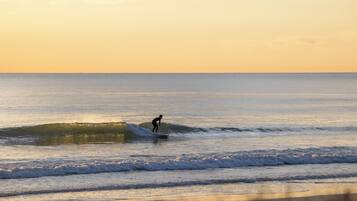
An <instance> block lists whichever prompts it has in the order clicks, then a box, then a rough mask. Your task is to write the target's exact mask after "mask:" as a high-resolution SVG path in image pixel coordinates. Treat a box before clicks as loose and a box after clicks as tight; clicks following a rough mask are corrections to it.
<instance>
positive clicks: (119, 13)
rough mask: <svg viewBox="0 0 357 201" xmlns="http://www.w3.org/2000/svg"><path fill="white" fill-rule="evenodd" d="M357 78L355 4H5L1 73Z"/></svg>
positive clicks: (188, 0) (137, 0) (158, 0)
mask: <svg viewBox="0 0 357 201" xmlns="http://www.w3.org/2000/svg"><path fill="white" fill-rule="evenodd" d="M301 71H302V72H316V71H329V72H331V71H356V72H357V0H0V72H301Z"/></svg>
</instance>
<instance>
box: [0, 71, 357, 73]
mask: <svg viewBox="0 0 357 201" xmlns="http://www.w3.org/2000/svg"><path fill="white" fill-rule="evenodd" d="M348 73H350V74H352V73H357V71H321V72H318V71H316V72H304V71H302V72H0V74H348Z"/></svg>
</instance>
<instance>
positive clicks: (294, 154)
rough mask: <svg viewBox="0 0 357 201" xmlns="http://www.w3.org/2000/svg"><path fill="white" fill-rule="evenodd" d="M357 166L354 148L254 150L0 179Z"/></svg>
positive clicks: (19, 167)
mask: <svg viewBox="0 0 357 201" xmlns="http://www.w3.org/2000/svg"><path fill="white" fill-rule="evenodd" d="M331 163H357V147H321V148H306V149H302V148H300V149H286V150H275V149H269V150H255V151H239V152H228V153H204V154H203V153H201V154H184V155H177V156H165V157H164V156H157V157H145V156H140V155H139V156H131V157H130V158H127V159H120V158H118V159H107V160H106V159H103V158H98V159H90V160H56V161H54V160H42V161H32V162H17V163H5V164H0V179H15V178H36V177H43V176H64V175H73V174H96V173H106V172H127V171H170V170H204V169H213V168H239V167H248V166H254V167H260V166H282V165H300V164H331Z"/></svg>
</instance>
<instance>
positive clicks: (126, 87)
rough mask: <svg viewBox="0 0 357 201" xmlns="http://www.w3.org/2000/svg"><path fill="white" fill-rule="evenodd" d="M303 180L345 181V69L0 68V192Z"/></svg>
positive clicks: (244, 185) (356, 79)
mask: <svg viewBox="0 0 357 201" xmlns="http://www.w3.org/2000/svg"><path fill="white" fill-rule="evenodd" d="M160 114H162V115H163V120H162V126H161V128H160V129H159V132H161V133H165V134H169V138H168V139H157V138H153V137H152V135H151V134H150V129H151V125H150V124H151V123H150V122H151V120H152V119H153V118H155V117H157V116H158V115H160ZM311 181H314V182H324V181H336V182H344V181H353V182H357V74H354V73H314V74H305V73H292V74H0V199H12V198H18V199H20V200H21V199H22V200H26V199H28V200H31V199H32V198H31V196H34V195H41V196H43V195H46V196H50V195H54V194H59V193H60V194H61V193H62V194H65V193H67V192H71V193H72V194H71V195H73V196H76V195H77V196H79V197H80V196H83V193H84V192H87V193H88V192H91V193H90V194H86V196H87V197H85V199H83V200H91V199H92V200H98V196H99V197H100V199H103V200H116V199H119V198H120V199H127V200H130V199H139V200H145V199H149V198H152V197H154V196H160V195H162V194H165V195H167V194H170V195H171V194H175V193H178V192H181V193H184V194H190V193H193V191H201V192H202V191H215V192H217V191H219V192H223V191H224V190H223V188H219V187H217V186H220V185H237V186H240V189H245V191H244V190H242V192H241V193H247V192H250V191H251V190H252V189H251V188H248V186H250V185H252V184H260V183H262V182H274V183H278V184H288V183H291V182H299V183H301V182H302V183H303V182H311ZM212 186H215V188H212ZM179 187H182V188H185V187H189V188H187V189H186V190H177V188H179ZM233 188H234V187H233ZM197 189H199V190H197ZM112 190H115V191H116V192H117V193H118V192H122V193H121V194H120V193H119V195H118V194H116V195H115V196H116V197H112V195H109V194H102V193H101V192H103V191H112ZM138 192H140V193H138ZM153 192H155V193H153ZM76 193H79V194H76ZM80 193H82V194H80ZM79 197H75V198H76V199H79V200H80V198H79ZM47 198H48V197H47ZM82 198H83V197H82ZM71 199H73V198H68V197H61V196H59V197H56V200H71ZM49 200H52V199H49Z"/></svg>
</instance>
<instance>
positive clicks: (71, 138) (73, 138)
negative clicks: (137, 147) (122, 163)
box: [34, 133, 130, 146]
mask: <svg viewBox="0 0 357 201" xmlns="http://www.w3.org/2000/svg"><path fill="white" fill-rule="evenodd" d="M128 140H130V137H129V136H127V135H124V134H123V133H100V134H76V135H72V134H67V135H56V136H44V137H40V138H38V139H36V140H35V141H34V143H35V145H39V146H51V145H65V144H102V143H125V142H127V141H128Z"/></svg>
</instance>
